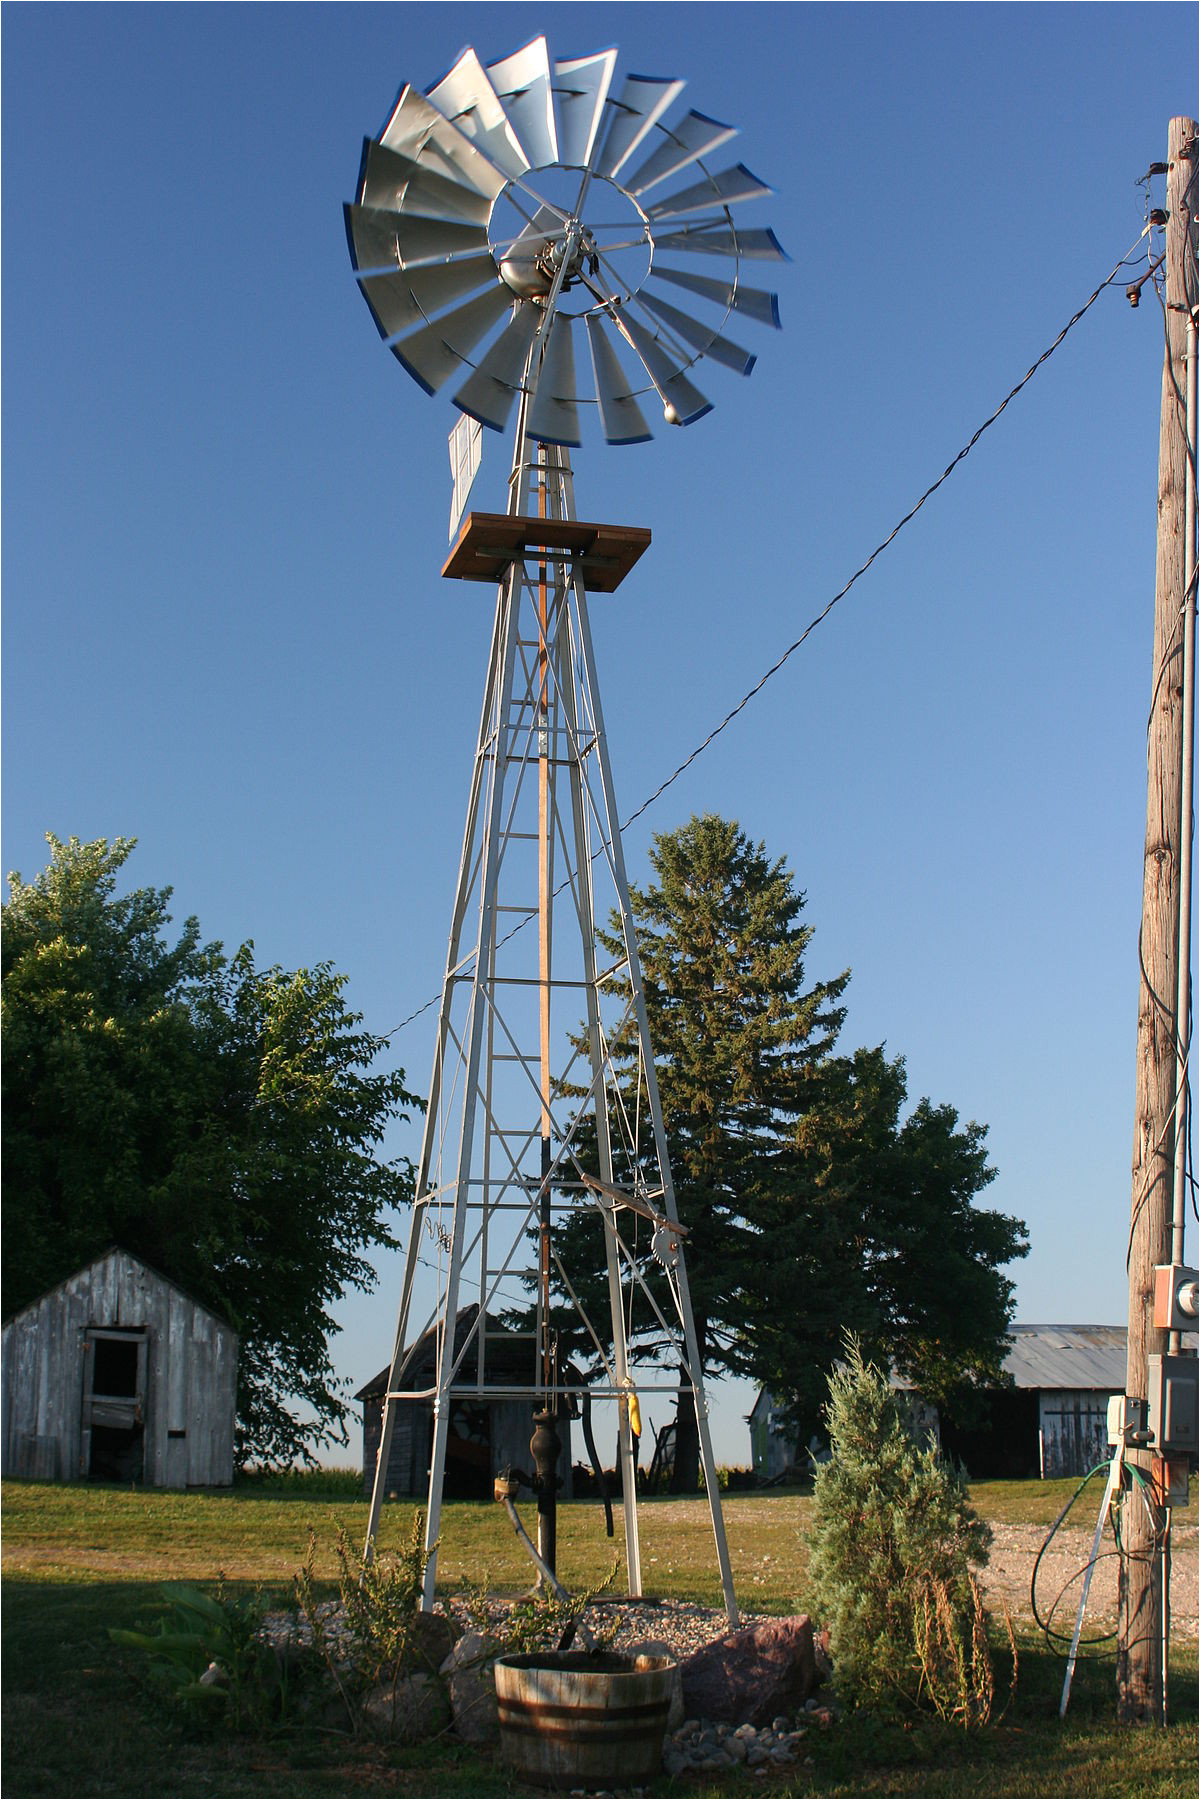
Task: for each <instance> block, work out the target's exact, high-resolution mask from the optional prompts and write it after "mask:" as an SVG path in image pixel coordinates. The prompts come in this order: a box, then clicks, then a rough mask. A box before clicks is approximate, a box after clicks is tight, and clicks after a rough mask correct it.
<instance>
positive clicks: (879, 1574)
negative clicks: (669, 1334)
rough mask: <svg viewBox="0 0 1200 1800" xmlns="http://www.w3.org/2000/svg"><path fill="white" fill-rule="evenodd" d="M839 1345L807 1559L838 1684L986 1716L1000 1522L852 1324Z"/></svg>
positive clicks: (862, 1694) (891, 1700) (971, 1720)
mask: <svg viewBox="0 0 1200 1800" xmlns="http://www.w3.org/2000/svg"><path fill="white" fill-rule="evenodd" d="M843 1354H844V1360H843V1361H842V1362H841V1363H840V1364H839V1366H838V1367H836V1368H835V1369H834V1370H833V1372H832V1374H831V1375H830V1377H829V1404H828V1407H827V1409H826V1420H827V1424H828V1430H829V1441H830V1449H831V1452H832V1455H831V1459H830V1461H829V1462H827V1463H823V1464H821V1465H819V1466H818V1468H817V1470H816V1476H815V1487H814V1493H813V1529H812V1532H811V1535H810V1538H809V1565H808V1575H809V1583H810V1586H811V1589H812V1593H813V1597H814V1602H815V1607H816V1611H817V1616H818V1617H819V1619H820V1620H821V1622H822V1623H823V1624H825V1625H827V1626H828V1628H829V1647H830V1654H831V1656H832V1658H833V1664H834V1672H835V1676H836V1678H837V1682H838V1686H839V1687H840V1688H841V1689H842V1691H843V1693H844V1694H845V1695H846V1697H847V1698H849V1699H852V1700H854V1701H858V1702H869V1703H870V1704H872V1705H874V1706H879V1705H881V1704H883V1705H888V1704H895V1703H897V1702H899V1703H902V1704H908V1705H914V1706H915V1705H918V1704H921V1703H926V1702H927V1703H930V1704H932V1705H933V1706H934V1708H935V1709H936V1710H937V1711H938V1712H940V1713H941V1714H942V1715H943V1717H945V1718H948V1719H954V1720H956V1721H957V1722H959V1723H961V1724H964V1725H968V1724H977V1723H983V1722H985V1721H986V1719H987V1717H988V1714H989V1713H990V1710H991V1703H992V1696H993V1677H992V1665H991V1657H990V1653H989V1650H988V1642H987V1632H986V1619H985V1615H984V1612H983V1607H982V1603H981V1600H980V1596H979V1589H978V1585H977V1584H976V1582H975V1579H974V1571H975V1570H976V1569H978V1568H980V1567H981V1566H982V1565H983V1564H984V1563H985V1562H986V1561H987V1555H988V1545H989V1542H990V1539H991V1532H990V1531H989V1529H988V1527H987V1526H986V1525H985V1524H984V1523H983V1522H982V1521H981V1520H980V1519H979V1518H977V1516H976V1514H975V1512H974V1509H973V1508H972V1506H971V1503H970V1500H969V1497H968V1494H967V1489H966V1483H965V1481H964V1479H963V1477H962V1475H961V1473H960V1472H959V1471H958V1470H956V1469H954V1468H953V1467H952V1466H951V1465H950V1464H949V1463H947V1462H946V1461H945V1460H944V1459H943V1458H942V1457H941V1456H940V1455H939V1453H938V1449H937V1446H936V1444H935V1443H933V1442H932V1441H926V1442H925V1443H924V1444H920V1443H918V1441H917V1439H916V1437H915V1436H914V1434H913V1432H912V1431H911V1429H910V1428H909V1423H908V1420H907V1419H906V1417H905V1414H904V1409H903V1406H902V1403H901V1401H900V1399H899V1397H898V1396H897V1395H896V1393H895V1392H894V1391H893V1390H892V1389H891V1387H890V1386H889V1383H888V1379H887V1377H886V1375H884V1374H882V1373H881V1372H880V1370H879V1369H877V1368H875V1367H874V1366H873V1365H871V1364H869V1363H868V1362H866V1361H865V1359H864V1357H863V1353H862V1348H861V1346H860V1345H859V1343H858V1342H857V1340H856V1339H855V1338H853V1337H852V1336H851V1337H848V1338H847V1339H846V1341H845V1343H844V1349H843Z"/></svg>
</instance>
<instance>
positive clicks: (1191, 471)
mask: <svg viewBox="0 0 1200 1800" xmlns="http://www.w3.org/2000/svg"><path fill="white" fill-rule="evenodd" d="M1196 336H1197V331H1196V312H1195V309H1194V308H1193V310H1192V311H1191V312H1190V314H1189V315H1188V333H1187V473H1186V476H1185V490H1184V557H1185V565H1184V567H1185V574H1184V598H1183V769H1182V780H1181V794H1180V831H1179V972H1178V974H1179V980H1178V988H1177V999H1176V1006H1175V1036H1176V1055H1177V1057H1178V1063H1179V1066H1178V1069H1177V1071H1176V1081H1175V1186H1174V1191H1173V1194H1172V1214H1171V1261H1172V1262H1173V1263H1181V1262H1182V1261H1183V1248H1184V1243H1183V1240H1184V1223H1185V1219H1186V1215H1187V1191H1186V1190H1187V1149H1188V1108H1187V1078H1188V1054H1189V1052H1190V1050H1191V1040H1192V1024H1191V1021H1192V1009H1191V969H1192V821H1193V806H1192V782H1193V772H1194V767H1195V736H1196V727H1195V717H1196V712H1195V707H1196ZM1181 1343H1182V1336H1181V1333H1180V1332H1178V1331H1173V1332H1172V1333H1171V1336H1170V1344H1169V1348H1170V1351H1171V1353H1172V1354H1173V1355H1178V1353H1179V1350H1180V1346H1181Z"/></svg>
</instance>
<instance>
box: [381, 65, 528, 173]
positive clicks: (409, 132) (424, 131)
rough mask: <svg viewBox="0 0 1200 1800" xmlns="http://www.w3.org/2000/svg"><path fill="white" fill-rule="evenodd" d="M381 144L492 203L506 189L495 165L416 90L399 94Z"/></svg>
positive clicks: (402, 90)
mask: <svg viewBox="0 0 1200 1800" xmlns="http://www.w3.org/2000/svg"><path fill="white" fill-rule="evenodd" d="M379 142H380V143H381V144H382V145H383V147H384V149H385V150H400V151H402V152H403V153H404V154H406V155H408V156H412V157H413V158H415V160H416V161H418V162H420V164H421V166H422V167H423V168H426V169H429V170H430V171H431V172H432V173H433V174H435V175H444V176H445V177H446V179H447V180H448V181H461V182H462V183H464V184H465V186H467V187H472V188H474V189H475V190H476V191H477V192H478V193H480V194H486V196H487V198H488V199H489V200H494V199H495V198H496V195H497V194H498V193H499V192H500V190H501V188H502V187H503V186H504V176H503V175H502V174H501V172H500V170H499V169H498V168H496V166H495V164H494V163H492V162H490V161H489V160H488V158H487V157H486V156H485V155H484V154H483V152H482V150H479V149H477V148H476V146H475V145H474V144H473V143H472V142H471V140H470V139H469V138H466V137H464V136H463V134H462V132H461V131H457V130H456V129H455V128H454V126H453V125H451V123H450V121H449V119H445V118H443V117H442V115H441V113H440V112H439V111H438V109H437V107H436V106H432V105H431V104H430V102H429V101H428V100H427V99H426V98H425V96H424V94H422V93H420V92H419V91H418V90H417V89H416V88H414V87H405V88H402V89H401V90H400V97H399V99H398V100H397V101H396V104H395V106H394V107H393V108H392V110H391V113H390V114H389V116H388V119H387V122H386V124H385V125H384V127H383V130H382V131H381V132H380V133H379Z"/></svg>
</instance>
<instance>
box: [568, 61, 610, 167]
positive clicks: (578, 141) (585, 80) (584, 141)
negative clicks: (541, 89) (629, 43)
mask: <svg viewBox="0 0 1200 1800" xmlns="http://www.w3.org/2000/svg"><path fill="white" fill-rule="evenodd" d="M616 66H617V53H616V51H615V50H600V51H598V52H597V53H596V54H595V55H594V56H577V57H575V58H574V59H573V60H572V61H571V62H559V63H555V65H554V99H555V104H556V106H557V110H558V154H559V160H560V162H562V163H563V164H564V165H566V167H568V168H574V169H586V168H587V166H588V163H589V162H590V160H591V155H592V151H593V149H594V148H595V144H596V134H597V132H598V131H599V129H600V115H601V113H602V112H603V111H604V101H605V98H606V96H607V94H608V89H609V84H610V82H611V81H612V78H613V70H614V69H615V68H616Z"/></svg>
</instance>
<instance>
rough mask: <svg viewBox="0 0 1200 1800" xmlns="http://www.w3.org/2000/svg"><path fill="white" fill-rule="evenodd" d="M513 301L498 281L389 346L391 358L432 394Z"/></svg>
mask: <svg viewBox="0 0 1200 1800" xmlns="http://www.w3.org/2000/svg"><path fill="white" fill-rule="evenodd" d="M512 299H513V297H512V295H511V293H510V292H509V290H508V289H507V288H506V287H505V286H504V284H503V283H502V282H499V281H497V282H496V283H495V284H494V286H492V287H490V288H489V289H488V290H487V292H486V293H483V294H480V295H479V296H478V297H477V298H476V299H474V300H468V301H466V302H465V304H464V305H462V306H456V307H455V308H454V310H453V312H448V313H444V314H443V315H442V317H441V318H440V319H434V320H433V321H432V323H431V324H429V325H425V326H423V327H422V328H421V330H419V331H414V332H411V333H410V334H409V336H408V337H405V338H401V339H400V341H399V343H396V344H392V345H391V346H390V348H391V352H392V355H393V356H394V357H396V358H397V360H398V361H400V362H402V363H403V364H404V367H405V368H406V369H407V370H408V372H409V374H410V375H411V376H412V378H413V380H414V381H417V382H419V383H420V385H421V386H422V387H423V388H424V389H425V392H426V393H427V394H435V393H436V392H437V390H438V389H439V388H440V387H441V386H442V384H443V382H445V381H448V380H449V379H450V377H451V375H453V374H455V373H456V372H457V371H458V369H459V368H460V367H461V366H462V364H463V363H465V362H466V361H467V359H468V357H469V356H470V354H471V351H472V350H473V349H474V348H475V346H476V344H477V343H478V342H479V341H480V339H481V338H483V337H485V336H486V335H487V333H488V332H489V331H490V330H491V328H492V326H493V325H496V324H498V323H499V321H500V320H501V319H502V318H503V317H504V315H505V313H506V312H507V311H508V309H509V307H510V306H511V305H512Z"/></svg>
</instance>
